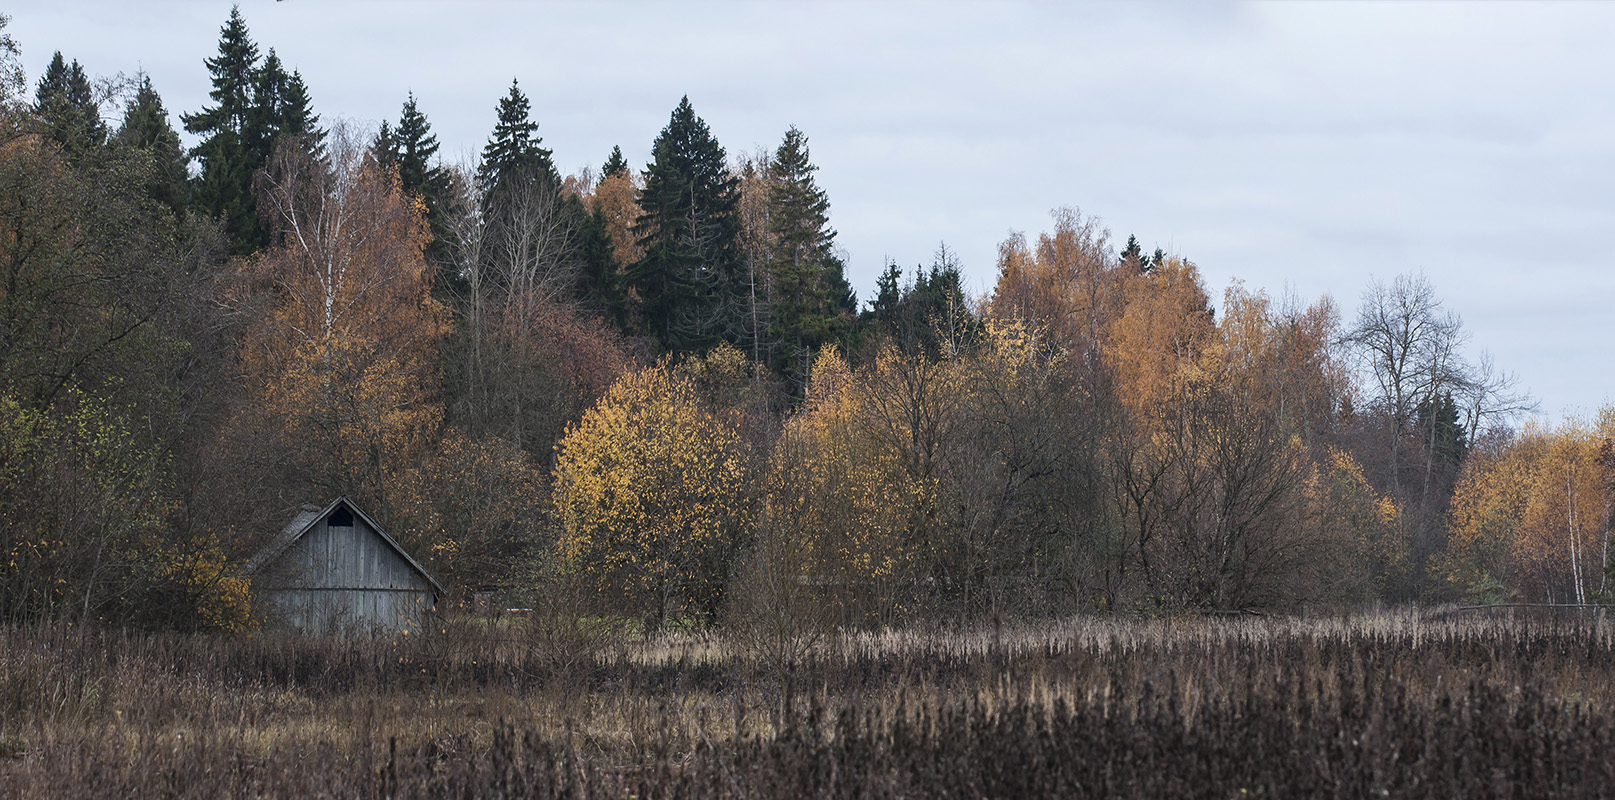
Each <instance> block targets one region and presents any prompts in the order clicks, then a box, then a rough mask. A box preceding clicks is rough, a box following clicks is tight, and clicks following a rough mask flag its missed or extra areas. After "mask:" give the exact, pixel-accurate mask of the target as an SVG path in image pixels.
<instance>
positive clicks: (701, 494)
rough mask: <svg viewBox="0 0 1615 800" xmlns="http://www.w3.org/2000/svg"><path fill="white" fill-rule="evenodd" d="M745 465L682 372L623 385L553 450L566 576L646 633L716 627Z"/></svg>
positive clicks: (727, 428) (664, 367) (748, 511)
mask: <svg viewBox="0 0 1615 800" xmlns="http://www.w3.org/2000/svg"><path fill="white" fill-rule="evenodd" d="M747 465H748V462H747V457H746V444H745V442H744V441H742V439H741V438H740V436H739V435H738V433H737V431H736V429H735V428H734V426H733V425H732V424H730V423H728V422H726V421H725V420H724V419H723V418H721V417H720V416H719V415H718V414H717V413H715V410H714V409H713V408H711V407H710V406H709V405H708V404H706V403H703V402H702V400H701V398H700V397H699V395H698V393H697V384H696V383H695V382H694V381H693V380H692V379H691V378H690V376H689V374H688V372H687V371H684V370H682V369H680V368H678V367H675V366H673V365H672V364H670V363H668V362H665V361H664V362H662V363H659V364H657V365H655V366H652V367H647V368H645V369H642V370H639V371H638V372H634V373H630V374H628V375H625V376H623V377H622V378H621V379H619V380H618V381H617V382H616V383H615V384H613V385H612V387H611V389H610V390H609V391H607V392H606V395H605V397H603V398H601V401H600V402H599V403H598V404H597V405H595V406H594V407H593V408H591V409H590V410H589V411H588V412H587V413H585V414H584V416H583V419H582V420H581V421H580V422H579V423H578V424H577V425H576V426H574V427H573V428H572V429H570V430H569V431H568V433H567V435H566V436H565V438H563V439H562V440H561V443H560V444H559V445H558V448H557V458H556V466H555V484H554V498H555V500H554V501H555V508H556V513H557V516H558V526H559V529H560V532H559V536H560V541H559V547H558V554H559V557H560V558H561V560H562V565H563V568H564V569H567V570H570V571H575V572H578V573H582V574H585V575H587V576H589V578H590V584H591V586H592V588H593V590H594V592H595V593H596V594H597V595H598V596H599V597H601V598H602V599H604V600H606V601H607V602H608V603H609V604H611V605H608V606H607V607H608V608H609V607H612V606H615V608H616V609H618V610H621V611H625V612H627V613H630V614H633V615H636V616H639V617H640V618H642V619H643V620H645V623H646V627H647V630H652V631H654V630H656V629H657V628H659V627H660V626H661V624H662V622H663V620H664V619H666V618H667V617H668V616H669V615H679V614H681V613H687V614H689V615H690V616H692V617H695V618H698V619H707V620H711V619H713V618H715V616H716V615H717V613H718V612H719V611H720V610H721V608H722V605H723V599H724V591H725V589H726V587H727V585H728V583H729V579H730V571H731V569H732V566H733V564H734V559H735V558H736V556H737V552H738V549H739V548H740V547H741V546H742V545H743V543H744V538H745V536H746V534H747V533H748V531H749V529H750V524H751V515H752V508H751V503H750V502H749V500H748V497H749V494H750V493H749V492H748V490H747V483H748V481H749V480H750V476H749V475H748V474H747V473H748V470H747Z"/></svg>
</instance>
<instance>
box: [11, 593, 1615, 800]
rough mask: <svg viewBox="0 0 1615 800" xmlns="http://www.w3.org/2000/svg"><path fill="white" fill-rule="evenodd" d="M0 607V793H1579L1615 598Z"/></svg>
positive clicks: (1586, 785) (1595, 771)
mask: <svg viewBox="0 0 1615 800" xmlns="http://www.w3.org/2000/svg"><path fill="white" fill-rule="evenodd" d="M536 636H537V634H535V633H534V632H533V631H532V629H530V628H529V627H528V626H526V625H525V624H514V625H511V624H506V625H501V626H488V625H485V624H483V623H480V622H478V623H470V622H462V623H460V624H458V625H451V624H447V623H445V624H444V625H443V626H442V627H440V628H438V629H437V630H435V631H434V632H431V633H428V634H425V635H417V636H413V637H406V638H402V639H399V640H396V641H395V640H390V639H352V640H334V639H316V638H305V637H300V636H286V635H273V636H271V635H263V636H252V637H234V638H224V637H218V636H211V635H196V634H171V633H164V634H150V633H121V632H119V633H115V632H108V631H85V630H78V629H67V628H46V629H29V630H22V629H9V630H6V631H5V632H4V633H3V634H0V794H4V795H6V796H9V797H24V798H33V797H64V796H75V797H89V796H95V797H472V796H475V797H499V796H533V797H621V798H627V797H640V798H647V797H691V796H698V797H774V796H792V797H852V796H859V797H1018V796H1019V797H1024V796H1072V797H1164V796H1197V797H1246V796H1252V795H1255V796H1268V797H1302V796H1306V797H1368V796H1385V795H1387V794H1388V795H1389V796H1395V797H1437V796H1439V797H1483V796H1500V797H1511V796H1513V797H1593V796H1604V795H1606V794H1607V793H1608V791H1609V787H1610V786H1611V785H1612V784H1611V780H1612V779H1615V775H1612V774H1611V773H1612V772H1615V769H1612V766H1611V761H1610V759H1609V758H1608V757H1607V754H1608V752H1609V748H1610V746H1611V745H1612V744H1615V742H1612V741H1611V740H1612V737H1615V726H1612V722H1615V716H1612V712H1615V682H1612V681H1611V680H1610V677H1611V675H1610V670H1611V667H1610V665H1611V663H1612V655H1615V625H1612V624H1611V623H1610V622H1609V621H1607V620H1605V619H1603V618H1602V617H1593V616H1590V615H1587V614H1580V613H1578V614H1577V615H1576V616H1575V617H1573V618H1572V617H1565V616H1557V617H1556V616H1552V615H1541V614H1538V615H1533V616H1518V617H1499V616H1491V615H1487V616H1483V617H1475V616H1472V615H1471V612H1454V613H1452V614H1449V615H1446V616H1425V617H1420V616H1418V615H1415V614H1411V613H1405V614H1382V615H1377V616H1357V617H1344V618H1323V619H1310V620H1304V619H1297V618H1291V619H1265V618H1264V619H1257V618H1209V619H1208V618H1182V619H1157V620H1150V621H1124V620H1116V619H1113V620H1100V619H1092V618H1086V619H1068V620H1064V621H1059V622H1047V623H1041V624H1035V625H1003V626H998V627H982V628H971V629H967V630H948V629H922V628H909V629H903V630H898V631H884V632H865V633H848V634H842V635H837V636H835V637H832V638H826V639H825V640H823V641H822V642H820V643H818V644H817V645H815V646H814V647H812V648H811V649H809V650H807V651H805V652H804V653H802V654H801V655H800V657H798V658H795V659H793V660H791V661H789V662H779V661H775V660H773V659H771V658H769V657H768V655H767V654H766V653H762V652H760V651H758V650H756V649H755V648H750V647H746V646H743V645H740V644H737V643H736V642H734V641H731V640H727V639H722V638H716V637H712V636H704V635H697V634H691V633H687V632H663V633H661V634H658V635H657V636H655V637H652V638H644V637H642V636H637V635H636V636H632V637H628V638H611V639H609V640H608V641H598V640H596V641H590V642H583V643H578V644H579V645H580V646H586V647H588V648H589V649H590V651H591V652H590V655H589V656H588V657H587V658H584V659H581V660H578V659H574V660H571V661H568V660H567V659H564V658H558V657H557V650H556V649H555V647H554V642H553V641H551V642H549V643H548V644H547V645H546V644H545V643H543V642H540V641H538V640H537V639H536V638H535V637H536Z"/></svg>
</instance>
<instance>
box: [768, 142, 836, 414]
mask: <svg viewBox="0 0 1615 800" xmlns="http://www.w3.org/2000/svg"><path fill="white" fill-rule="evenodd" d="M768 169H769V183H768V185H769V190H768V228H769V233H770V235H771V236H772V239H773V243H774V247H773V259H772V260H771V263H770V264H769V286H770V292H769V305H770V318H771V319H772V320H773V323H772V325H770V330H769V336H768V338H769V339H770V340H771V342H772V343H773V344H775V345H776V347H774V348H771V352H772V353H773V359H772V361H773V362H774V363H773V366H774V368H775V369H776V370H777V371H779V373H780V374H782V375H784V376H785V377H786V379H787V380H789V381H790V382H791V384H792V386H793V387H795V388H796V389H797V390H801V389H803V388H805V387H806V386H807V376H808V370H809V368H810V367H811V366H812V362H813V355H814V353H816V352H817V351H818V349H819V348H820V347H821V346H823V345H824V343H826V342H829V341H832V340H834V339H837V338H840V337H842V336H843V335H845V334H846V333H847V332H848V329H849V326H850V320H851V318H852V314H853V313H854V311H855V309H856V305H857V301H856V299H854V298H853V297H852V290H851V287H849V286H848V285H847V281H846V277H845V276H844V274H843V267H842V264H841V260H840V259H839V258H837V257H836V255H835V252H834V251H833V249H832V245H833V243H834V241H835V235H836V232H835V231H834V230H833V229H831V228H830V218H829V212H830V200H829V198H828V197H827V196H826V195H825V193H824V190H823V189H820V188H819V187H818V184H817V183H816V182H815V181H814V180H813V173H814V172H815V171H816V170H817V169H818V167H816V166H814V165H813V163H812V161H811V160H810V158H809V153H808V145H807V137H806V136H804V135H803V134H802V132H801V131H800V130H798V129H797V128H795V127H794V126H793V127H792V128H791V129H790V130H788V131H786V133H785V140H784V141H783V142H781V143H780V146H779V149H777V150H775V151H774V157H773V159H772V160H770V162H769V168H768Z"/></svg>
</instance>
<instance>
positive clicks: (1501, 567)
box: [1443, 408, 1615, 603]
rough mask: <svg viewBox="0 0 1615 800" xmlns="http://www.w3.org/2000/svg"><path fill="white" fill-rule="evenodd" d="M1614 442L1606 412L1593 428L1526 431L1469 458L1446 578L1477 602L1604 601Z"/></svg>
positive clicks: (1567, 424)
mask: <svg viewBox="0 0 1615 800" xmlns="http://www.w3.org/2000/svg"><path fill="white" fill-rule="evenodd" d="M1612 438H1615V410H1612V409H1608V408H1606V409H1604V410H1603V411H1602V412H1601V414H1600V416H1599V419H1598V421H1597V422H1596V423H1589V422H1588V421H1586V420H1583V419H1580V418H1576V417H1572V418H1570V419H1567V420H1564V421H1562V422H1560V423H1559V424H1558V425H1557V426H1555V427H1552V428H1550V427H1548V426H1546V425H1543V424H1541V423H1538V422H1534V421H1533V422H1529V423H1527V424H1526V425H1525V428H1524V429H1523V430H1522V431H1520V433H1519V434H1518V435H1517V436H1515V437H1514V438H1513V439H1512V440H1509V441H1507V442H1505V443H1503V444H1501V445H1497V446H1495V447H1494V449H1493V450H1492V451H1490V452H1482V453H1478V454H1476V455H1475V456H1472V457H1471V459H1470V461H1469V463H1467V464H1466V465H1465V467H1464V472H1463V474H1462V475H1460V477H1459V480H1458V485H1457V488H1456V489H1455V491H1454V494H1453V499H1452V505H1451V510H1450V512H1449V519H1450V530H1451V539H1450V541H1449V543H1448V549H1447V552H1446V553H1445V555H1444V557H1443V559H1444V561H1443V565H1444V567H1445V569H1446V573H1447V577H1448V579H1449V580H1450V581H1452V582H1453V583H1455V584H1456V585H1457V587H1458V588H1461V589H1464V590H1466V591H1467V592H1468V593H1469V594H1470V596H1471V597H1472V599H1477V600H1496V599H1501V598H1502V597H1503V596H1506V595H1509V594H1518V595H1520V596H1522V597H1524V598H1527V599H1531V600H1541V601H1547V602H1561V603H1585V602H1589V601H1593V600H1598V599H1601V598H1606V597H1608V596H1609V594H1610V592H1611V591H1612V588H1615V587H1612V586H1611V584H1610V581H1609V579H1608V575H1609V572H1610V564H1609V545H1610V535H1611V529H1610V526H1611V521H1612V520H1611V514H1610V509H1611V507H1612V505H1615V485H1612V481H1611V478H1612V466H1615V464H1612V463H1611V461H1612V459H1611V458H1610V456H1611V440H1612Z"/></svg>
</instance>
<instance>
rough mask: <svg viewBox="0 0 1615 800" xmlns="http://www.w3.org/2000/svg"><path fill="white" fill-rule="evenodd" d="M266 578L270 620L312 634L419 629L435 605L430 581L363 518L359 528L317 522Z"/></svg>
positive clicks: (357, 520)
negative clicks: (423, 619) (355, 629)
mask: <svg viewBox="0 0 1615 800" xmlns="http://www.w3.org/2000/svg"><path fill="white" fill-rule="evenodd" d="M265 572H266V575H265V577H266V578H268V580H267V581H263V583H265V584H268V585H267V586H264V588H262V589H260V597H261V598H262V599H263V601H264V611H265V613H266V615H267V616H268V617H269V618H270V620H269V621H270V622H272V623H279V624H283V625H289V626H291V627H295V628H300V629H302V630H307V631H314V632H320V633H334V632H339V631H340V630H341V629H344V628H368V629H371V630H375V631H381V632H390V631H402V630H419V629H420V627H421V621H422V615H423V614H424V612H426V611H429V610H431V608H432V604H433V593H432V587H431V585H430V584H429V583H427V581H426V579H425V578H424V577H423V576H421V575H420V573H418V572H416V571H415V570H414V569H412V568H410V565H409V563H408V562H406V561H405V560H404V559H403V557H402V556H400V555H399V554H398V553H397V551H395V550H393V549H392V548H391V547H389V546H388V545H387V543H386V542H385V541H382V538H381V537H380V536H379V535H377V534H376V532H375V531H373V530H371V529H370V527H369V526H368V525H366V524H365V521H364V519H363V518H360V517H358V516H357V515H355V517H354V520H353V525H352V526H351V527H348V526H338V527H332V526H330V525H328V524H327V520H325V519H321V520H320V521H319V522H316V523H314V525H313V527H311V528H310V529H309V530H308V532H307V533H305V534H303V536H302V537H301V538H299V539H298V540H297V541H296V542H294V543H293V544H292V546H291V547H288V548H287V549H286V551H285V552H284V553H281V554H280V556H279V557H277V558H276V559H275V560H274V562H273V563H272V564H270V565H269V566H268V568H267V569H266V570H265Z"/></svg>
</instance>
